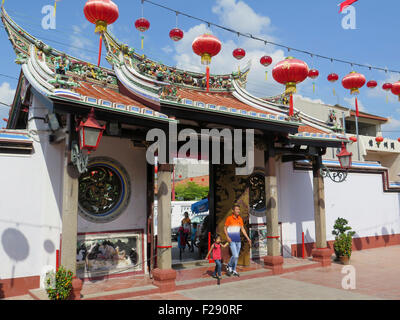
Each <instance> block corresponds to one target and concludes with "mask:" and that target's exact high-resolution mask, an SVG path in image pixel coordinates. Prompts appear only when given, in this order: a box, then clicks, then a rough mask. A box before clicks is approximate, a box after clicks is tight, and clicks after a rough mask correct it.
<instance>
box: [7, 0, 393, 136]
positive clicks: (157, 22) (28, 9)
mask: <svg viewBox="0 0 400 320" xmlns="http://www.w3.org/2000/svg"><path fill="white" fill-rule="evenodd" d="M153 1H154V2H157V3H160V4H163V5H166V6H169V7H171V8H174V9H177V10H180V11H182V12H186V13H189V14H191V15H194V16H197V17H199V18H203V19H205V20H209V21H212V22H215V23H218V24H221V25H224V26H227V27H229V28H232V29H236V30H238V31H241V32H243V33H252V34H253V35H256V36H259V37H261V38H266V39H269V40H271V41H274V42H276V43H281V44H284V45H287V46H290V47H294V48H298V49H303V50H305V51H309V52H315V53H318V54H321V55H324V56H332V57H335V58H338V59H343V60H348V61H354V62H357V63H362V64H367V65H373V66H379V67H384V68H389V69H394V70H400V65H399V59H398V55H399V53H398V52H399V44H397V43H396V40H397V39H396V37H395V34H396V31H397V30H398V28H399V26H398V22H397V23H396V21H398V11H399V9H400V3H399V2H398V1H396V0H381V1H370V0H369V1H367V0H359V1H358V2H356V3H355V4H354V7H355V8H356V29H355V30H345V29H343V28H342V23H341V21H342V19H343V17H344V15H342V14H339V13H338V7H337V5H338V3H339V2H340V0H324V1H321V0H307V1H298V0H287V1H285V2H282V1H278V0H269V1H260V0H243V1H238V0H203V1H187V0H173V1H172V0H169V1H167V0H153ZM85 2H86V1H85V0H61V1H60V2H58V4H57V20H56V22H57V27H56V30H44V29H42V27H41V21H42V19H43V17H44V15H43V14H42V13H41V11H42V8H43V6H45V5H53V4H54V2H53V0H51V1H48V0H35V1H30V0H18V1H16V0H5V8H6V10H7V11H8V13H9V14H10V16H11V17H13V18H14V19H15V21H16V22H17V23H19V24H20V25H21V26H22V27H23V28H25V29H26V30H27V31H29V32H30V33H31V34H32V35H34V36H36V37H37V38H40V39H42V40H43V41H44V42H47V43H48V44H50V45H51V46H52V47H55V48H57V49H59V50H63V51H66V52H67V53H69V54H72V55H74V56H76V57H79V58H83V59H86V60H89V61H91V62H93V63H96V61H97V55H96V52H97V50H98V37H97V36H96V35H95V34H94V26H93V25H92V24H90V23H89V22H87V21H86V19H85V17H84V15H83V6H84V4H85ZM114 2H115V3H116V4H118V6H119V11H120V17H119V19H118V20H117V22H116V23H114V25H112V27H111V31H112V33H113V34H114V35H115V36H116V37H117V38H118V39H119V40H120V41H122V42H125V43H128V44H129V45H130V46H132V47H134V48H136V50H137V51H138V52H140V53H142V52H143V53H145V54H146V55H147V56H149V57H150V58H153V59H154V60H157V61H161V62H163V63H165V64H169V65H176V66H178V67H181V68H187V69H190V70H194V71H201V70H203V67H202V66H201V64H200V58H199V57H197V56H195V55H194V54H193V53H192V50H191V42H192V40H193V39H194V37H196V36H197V35H200V34H201V33H204V32H206V31H210V30H208V27H207V26H206V25H204V24H201V23H200V22H198V21H195V20H191V19H188V18H186V17H183V16H178V25H179V27H180V28H181V29H183V30H184V32H185V37H184V39H183V40H181V41H180V42H178V43H174V42H173V41H172V40H170V39H169V37H168V33H169V30H170V29H171V28H173V27H175V19H176V18H175V14H174V13H172V12H168V11H165V10H164V9H162V8H158V7H154V6H152V5H151V4H147V3H145V5H144V16H145V17H146V18H147V19H148V20H149V21H150V23H151V27H150V29H149V30H148V31H147V32H146V33H145V34H144V35H145V40H144V41H145V42H144V50H143V51H142V50H141V49H140V36H141V34H140V33H139V32H138V31H137V30H136V29H135V28H134V21H135V20H136V19H137V18H139V17H140V15H141V4H140V0H114ZM211 32H212V33H213V34H215V35H216V36H217V37H218V38H220V39H221V41H222V42H223V48H222V51H221V53H220V54H219V55H218V56H217V57H216V58H215V59H213V62H212V65H211V72H212V73H213V72H216V73H230V72H231V71H233V70H236V69H237V68H238V62H237V61H236V60H234V59H233V57H232V54H231V52H232V50H233V49H234V48H235V47H238V46H240V47H243V48H244V49H245V50H246V51H247V56H246V57H245V58H244V59H243V60H241V62H240V64H241V65H242V66H243V65H244V64H245V63H246V62H247V61H249V60H252V71H251V73H250V75H249V83H248V89H249V91H251V92H253V93H254V94H256V95H258V96H268V95H275V94H279V93H280V92H282V90H283V87H282V86H281V85H279V84H277V83H276V82H274V81H273V79H272V76H271V70H272V67H273V66H270V67H269V68H267V69H265V68H264V67H262V66H261V65H260V64H259V62H258V59H259V58H260V57H261V56H262V55H263V54H264V53H268V54H270V55H271V56H272V57H273V58H274V63H276V62H278V61H280V60H281V59H282V58H284V57H286V56H287V55H288V52H287V51H286V50H283V49H281V48H277V47H273V46H265V45H264V44H263V43H260V42H258V41H255V40H251V39H246V38H243V37H239V38H238V37H237V35H235V34H232V33H229V32H226V31H223V30H220V29H216V28H215V27H211ZM0 45H1V47H2V48H3V49H2V50H1V51H0V68H1V69H0V73H1V74H5V75H8V76H11V77H14V78H18V75H19V72H20V66H18V65H16V64H14V58H15V54H14V52H13V50H12V47H11V45H10V43H9V41H8V39H7V34H6V33H5V31H4V29H1V30H0ZM290 55H293V56H295V57H296V58H299V59H302V60H304V61H306V62H307V63H308V65H309V66H310V67H311V66H314V67H315V68H317V69H318V70H319V71H320V77H319V78H318V79H317V80H316V92H313V90H312V82H311V80H306V81H305V82H304V83H303V84H301V85H299V86H298V89H299V90H298V94H300V95H302V96H303V97H308V98H310V99H314V100H321V101H323V102H325V103H328V104H335V103H339V104H341V105H344V106H346V107H349V106H351V104H352V103H353V100H354V99H353V97H351V96H350V94H349V92H348V91H346V90H344V89H343V88H342V86H341V83H340V81H338V82H337V83H336V84H335V85H334V87H335V90H336V92H337V95H336V96H334V95H333V93H332V84H330V83H329V82H328V81H327V80H326V76H327V75H328V74H329V73H331V72H336V73H338V74H339V76H340V78H342V77H343V76H344V75H346V74H347V73H349V72H350V71H351V70H352V69H351V67H350V66H349V65H346V64H341V63H333V64H332V63H331V62H330V61H327V60H321V59H318V58H315V57H314V58H311V57H310V56H309V55H304V54H301V53H296V52H290ZM274 63H273V64H274ZM102 65H103V66H107V67H109V65H108V63H107V61H106V60H105V59H103V60H102ZM265 70H268V71H269V77H268V81H266V80H265V75H264V72H265ZM355 71H358V72H362V73H363V74H364V75H365V76H366V77H367V79H375V80H377V81H378V83H379V87H378V88H376V89H375V90H373V91H371V90H369V89H367V88H366V87H364V88H363V89H362V90H361V94H360V95H359V96H358V98H359V101H360V106H361V108H362V109H363V110H365V111H366V112H370V113H373V114H378V115H381V116H385V117H388V118H391V123H390V124H389V125H386V126H384V127H383V130H384V132H383V135H384V136H386V137H392V138H395V139H397V137H400V102H398V99H397V97H395V96H394V95H392V94H391V93H389V99H388V100H389V101H388V102H386V93H385V92H384V91H383V90H382V89H381V85H382V84H383V83H384V82H386V81H390V82H395V81H398V80H400V74H389V73H387V74H386V73H385V72H379V71H369V70H368V69H365V68H355ZM16 85H17V80H16V79H13V78H7V77H3V76H0V102H6V103H10V102H11V101H12V95H13V90H14V89H15V88H16ZM7 113H8V109H7V108H6V107H1V106H0V128H1V127H3V126H4V122H3V121H2V118H4V117H7ZM396 131H397V132H396Z"/></svg>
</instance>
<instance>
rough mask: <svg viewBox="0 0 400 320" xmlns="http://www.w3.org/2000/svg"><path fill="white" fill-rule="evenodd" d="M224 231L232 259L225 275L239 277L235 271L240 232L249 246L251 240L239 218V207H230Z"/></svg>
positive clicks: (239, 245)
mask: <svg viewBox="0 0 400 320" xmlns="http://www.w3.org/2000/svg"><path fill="white" fill-rule="evenodd" d="M224 231H225V235H226V239H227V240H228V242H229V247H230V248H231V253H232V257H231V259H230V260H229V263H228V265H227V267H226V274H227V275H228V276H231V275H232V274H233V275H234V276H237V277H238V276H239V274H238V273H237V271H236V265H237V262H238V259H239V253H240V247H241V241H240V231H242V233H243V235H244V236H245V237H246V239H247V241H248V242H249V244H250V246H251V240H250V238H249V237H248V235H247V232H246V230H245V229H244V226H243V219H242V217H241V216H240V207H239V205H237V204H235V205H234V206H233V207H232V215H230V216H229V217H228V218H226V221H225V226H224Z"/></svg>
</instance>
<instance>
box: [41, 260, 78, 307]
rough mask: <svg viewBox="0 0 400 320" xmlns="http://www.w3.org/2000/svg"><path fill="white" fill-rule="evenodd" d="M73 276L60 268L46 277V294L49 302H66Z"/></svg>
mask: <svg viewBox="0 0 400 320" xmlns="http://www.w3.org/2000/svg"><path fill="white" fill-rule="evenodd" d="M72 279H73V274H72V272H71V271H69V270H66V269H65V268H64V267H63V266H60V267H59V268H58V270H57V271H56V272H54V271H51V272H49V273H47V275H46V292H47V296H48V297H49V299H50V300H68V299H69V297H70V295H71V291H72Z"/></svg>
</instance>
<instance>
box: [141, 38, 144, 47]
mask: <svg viewBox="0 0 400 320" xmlns="http://www.w3.org/2000/svg"><path fill="white" fill-rule="evenodd" d="M143 43H144V36H142V41H141V47H142V50H143Z"/></svg>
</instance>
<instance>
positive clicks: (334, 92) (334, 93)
mask: <svg viewBox="0 0 400 320" xmlns="http://www.w3.org/2000/svg"><path fill="white" fill-rule="evenodd" d="M333 95H334V96H336V91H335V88H333Z"/></svg>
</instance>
